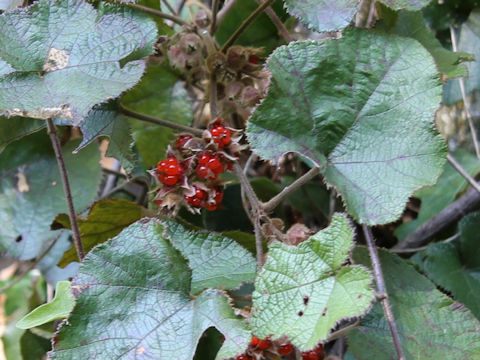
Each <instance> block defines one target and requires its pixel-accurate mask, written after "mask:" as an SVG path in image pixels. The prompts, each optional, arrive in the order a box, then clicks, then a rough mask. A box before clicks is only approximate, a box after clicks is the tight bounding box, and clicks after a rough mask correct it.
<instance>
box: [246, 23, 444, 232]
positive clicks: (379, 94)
mask: <svg viewBox="0 0 480 360" xmlns="http://www.w3.org/2000/svg"><path fill="white" fill-rule="evenodd" d="M268 70H269V71H270V72H271V73H272V79H271V84H270V88H269V92H268V95H267V97H266V98H265V100H264V101H263V102H262V103H261V104H260V105H259V106H258V107H257V109H256V110H255V112H254V113H253V114H252V116H251V118H250V120H249V123H248V126H247V135H248V139H249V142H250V145H251V147H252V150H253V151H255V152H256V153H257V154H259V155H260V156H261V157H262V158H264V159H268V160H271V161H273V162H275V163H278V161H279V159H280V157H281V156H282V155H284V154H286V153H288V152H297V153H300V154H301V155H303V156H305V157H306V158H308V159H310V160H311V161H312V162H314V163H315V164H316V165H317V166H321V167H323V174H324V177H325V179H326V180H327V182H328V183H329V184H330V185H331V186H335V187H336V188H337V189H338V192H339V193H340V194H341V195H342V197H343V199H344V200H345V203H346V206H347V209H348V211H349V213H350V214H351V215H352V216H353V217H354V218H355V219H356V220H357V221H358V222H360V223H365V224H385V223H388V222H392V221H395V220H396V219H397V218H398V217H399V216H400V215H401V213H402V212H403V209H404V206H405V203H406V202H407V200H408V198H409V197H410V196H411V195H412V193H413V192H414V191H415V190H418V189H419V188H421V187H423V186H426V185H433V184H434V183H435V182H436V180H437V178H438V176H439V175H440V174H441V172H442V169H443V166H444V164H445V153H446V149H445V143H444V141H443V139H442V138H441V137H440V136H439V134H438V133H437V132H436V131H435V130H434V129H433V118H434V115H435V111H436V109H437V107H438V103H439V101H440V94H441V86H440V82H439V79H438V75H437V70H436V67H435V63H434V61H433V59H432V58H431V56H430V54H429V53H428V52H427V51H426V50H425V49H424V48H423V46H422V45H420V44H419V43H418V42H417V41H415V40H413V39H408V38H402V37H398V36H393V35H387V34H384V33H381V32H376V31H368V30H351V31H347V32H346V33H345V34H344V36H343V37H342V38H341V39H339V40H327V41H325V42H323V43H316V42H294V43H291V44H289V45H288V46H283V47H280V48H278V49H277V50H276V51H275V52H274V54H273V55H272V56H271V57H270V59H269V61H268Z"/></svg>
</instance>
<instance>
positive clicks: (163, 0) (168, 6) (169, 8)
mask: <svg viewBox="0 0 480 360" xmlns="http://www.w3.org/2000/svg"><path fill="white" fill-rule="evenodd" d="M162 2H163V3H164V4H165V6H166V7H167V9H168V11H170V12H171V13H172V14H173V15H175V14H176V11H175V9H174V8H173V7H172V5H170V3H169V2H168V1H167V0H162Z"/></svg>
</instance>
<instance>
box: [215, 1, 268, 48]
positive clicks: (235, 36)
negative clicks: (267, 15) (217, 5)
mask: <svg viewBox="0 0 480 360" xmlns="http://www.w3.org/2000/svg"><path fill="white" fill-rule="evenodd" d="M273 1H274V0H265V1H264V2H263V3H262V4H261V5H260V6H259V7H258V8H256V9H255V11H253V12H252V13H251V14H250V16H249V17H248V18H246V19H245V20H244V21H243V23H242V24H241V25H240V26H239V27H238V28H237V30H235V32H234V33H233V34H232V36H230V38H229V39H228V40H227V41H226V42H225V43H224V44H223V46H222V48H221V49H220V51H221V52H226V51H227V49H228V48H229V47H230V46H232V45H233V43H234V42H235V41H236V40H237V39H238V38H239V37H240V35H241V34H242V33H243V31H244V30H245V29H246V28H247V27H248V26H249V25H250V24H251V23H252V22H253V20H255V19H256V18H257V16H258V15H260V14H261V13H262V12H263V11H264V10H265V9H266V8H267V7H269V6H270V4H271V3H273Z"/></svg>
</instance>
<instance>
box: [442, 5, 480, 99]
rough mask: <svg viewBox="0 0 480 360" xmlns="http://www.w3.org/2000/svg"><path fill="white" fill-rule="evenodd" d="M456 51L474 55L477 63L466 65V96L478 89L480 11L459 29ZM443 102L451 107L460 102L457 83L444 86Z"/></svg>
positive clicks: (452, 81) (476, 11)
mask: <svg viewBox="0 0 480 360" xmlns="http://www.w3.org/2000/svg"><path fill="white" fill-rule="evenodd" d="M458 49H459V50H461V51H466V52H469V53H472V54H473V55H475V58H476V59H477V61H473V62H469V63H467V64H466V66H467V70H468V78H467V79H465V80H464V82H465V91H466V93H467V95H468V94H470V93H471V92H473V91H475V90H478V89H479V88H480V62H479V59H480V9H477V10H474V11H472V12H471V14H470V16H469V18H468V21H467V22H466V23H464V24H463V25H462V27H461V32H460V38H459V39H458ZM443 100H444V102H445V104H446V105H452V104H454V103H456V102H458V101H460V100H462V93H461V91H460V85H459V83H458V81H456V80H451V81H449V82H448V83H447V84H446V85H445V93H444V96H443Z"/></svg>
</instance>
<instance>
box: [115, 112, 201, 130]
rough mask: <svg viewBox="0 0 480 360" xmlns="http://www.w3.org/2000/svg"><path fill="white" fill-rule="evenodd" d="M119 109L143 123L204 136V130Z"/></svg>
mask: <svg viewBox="0 0 480 360" xmlns="http://www.w3.org/2000/svg"><path fill="white" fill-rule="evenodd" d="M118 109H119V110H120V112H121V113H123V114H125V115H127V116H130V117H133V118H135V119H138V120H142V121H146V122H149V123H152V124H156V125H160V126H164V127H168V128H170V129H174V130H178V131H185V132H189V133H191V134H193V135H195V136H202V135H203V130H200V129H195V128H192V127H190V126H184V125H180V124H177V123H174V122H170V121H167V120H163V119H160V118H158V117H153V116H150V115H146V114H140V113H137V112H136V111H133V110H130V109H128V108H126V107H125V106H123V105H122V104H120V105H119V107H118Z"/></svg>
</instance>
